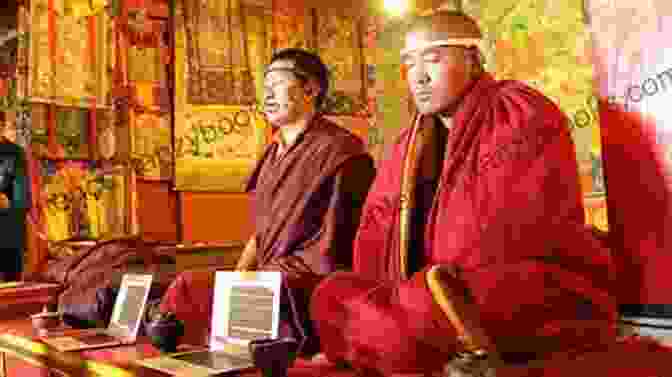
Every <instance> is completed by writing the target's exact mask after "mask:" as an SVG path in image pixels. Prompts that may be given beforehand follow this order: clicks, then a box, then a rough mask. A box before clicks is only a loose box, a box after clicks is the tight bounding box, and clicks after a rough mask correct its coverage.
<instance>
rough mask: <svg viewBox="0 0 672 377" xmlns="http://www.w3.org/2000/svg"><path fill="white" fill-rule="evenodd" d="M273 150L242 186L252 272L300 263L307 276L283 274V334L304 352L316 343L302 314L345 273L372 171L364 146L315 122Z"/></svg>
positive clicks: (314, 349) (336, 128)
mask: <svg viewBox="0 0 672 377" xmlns="http://www.w3.org/2000/svg"><path fill="white" fill-rule="evenodd" d="M277 148H278V145H277V144H275V143H274V144H271V145H270V146H269V148H267V150H266V152H265V153H264V155H263V156H262V158H261V160H260V161H259V163H258V164H257V166H256V168H255V170H254V171H253V173H252V175H251V177H250V180H249V181H248V185H247V191H248V192H249V193H251V194H252V198H253V199H252V207H253V209H252V211H253V213H254V219H255V233H254V237H255V239H256V245H257V252H256V260H257V269H259V270H274V269H275V268H276V267H274V266H273V265H272V263H273V261H274V260H275V259H276V258H282V257H287V256H294V257H298V258H300V259H301V261H303V263H305V264H306V265H307V266H308V267H309V268H310V273H306V274H302V276H301V277H300V278H298V279H289V278H288V277H287V276H285V278H284V279H283V280H284V284H283V296H282V306H283V307H282V314H281V317H282V318H281V329H282V331H281V332H282V333H283V334H284V335H292V336H294V337H296V338H297V339H298V340H299V341H300V351H301V352H303V353H314V352H317V348H318V347H319V343H318V341H317V338H316V337H315V335H314V330H313V329H312V325H311V321H310V319H309V316H308V301H309V298H310V295H311V293H312V289H313V288H314V287H315V286H316V285H317V283H318V282H319V281H320V280H321V279H322V277H323V276H325V275H327V274H330V273H332V272H334V271H335V270H337V269H338V270H343V269H347V270H349V269H351V265H352V240H353V239H354V236H355V234H356V231H357V227H358V225H359V218H360V215H361V209H362V206H363V204H364V199H365V198H366V194H367V192H368V190H369V187H370V185H371V182H372V181H373V176H374V175H375V167H374V163H373V159H372V158H371V156H370V155H369V154H368V153H367V152H366V148H365V145H364V143H363V142H362V141H361V140H360V139H359V138H358V137H357V136H355V135H353V134H352V133H350V132H349V131H347V130H345V129H344V128H341V127H339V126H338V125H336V124H334V123H332V122H330V121H328V120H326V119H324V118H322V117H318V118H316V119H314V120H313V121H312V122H311V123H310V124H309V125H308V127H307V128H306V130H305V131H304V132H303V133H302V134H301V135H300V136H299V137H298V138H297V140H296V141H295V143H294V144H292V145H291V146H290V147H289V149H288V150H287V151H286V152H285V153H284V154H282V155H280V156H277V155H276V152H277Z"/></svg>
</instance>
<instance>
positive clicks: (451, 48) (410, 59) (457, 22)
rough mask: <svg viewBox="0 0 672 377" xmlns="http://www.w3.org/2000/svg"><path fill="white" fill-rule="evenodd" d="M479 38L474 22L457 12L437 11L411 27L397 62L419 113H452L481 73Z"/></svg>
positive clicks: (420, 19) (477, 28)
mask: <svg viewBox="0 0 672 377" xmlns="http://www.w3.org/2000/svg"><path fill="white" fill-rule="evenodd" d="M481 37H482V35H481V30H480V29H479V27H478V25H477V24H476V22H475V21H474V20H473V19H472V18H471V17H469V16H467V15H465V14H464V13H461V12H455V11H450V10H439V11H436V12H434V13H432V14H430V15H426V16H422V17H419V18H417V19H416V20H415V21H414V22H413V23H412V24H411V26H410V28H409V31H408V33H407V34H406V38H405V42H406V43H405V46H404V49H403V50H402V51H401V59H402V63H403V65H404V69H405V70H406V74H407V75H406V77H407V78H408V85H409V89H410V90H411V93H412V94H413V98H414V101H415V104H416V107H417V109H418V111H419V112H420V113H422V114H444V115H446V116H450V114H452V113H454V111H455V110H456V109H457V106H458V105H459V102H460V98H461V97H463V95H464V94H465V93H466V91H467V90H468V88H469V87H470V86H471V84H472V83H473V82H474V80H475V79H477V78H478V77H479V76H480V75H481V73H482V72H483V65H482V59H481V54H480V50H479V46H480V44H481Z"/></svg>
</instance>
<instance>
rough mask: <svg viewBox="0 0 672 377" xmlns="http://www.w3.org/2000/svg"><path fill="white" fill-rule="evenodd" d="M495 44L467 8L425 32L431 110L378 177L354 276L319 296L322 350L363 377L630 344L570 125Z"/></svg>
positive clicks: (419, 93)
mask: <svg viewBox="0 0 672 377" xmlns="http://www.w3.org/2000/svg"><path fill="white" fill-rule="evenodd" d="M481 38H482V35H481V31H480V30H479V28H478V26H477V24H476V22H475V21H474V20H473V19H471V18H469V17H468V16H466V15H464V14H462V13H459V12H455V11H448V10H439V11H436V12H434V13H432V14H431V15H428V16H423V17H419V18H418V19H417V20H415V22H414V23H412V24H411V27H410V29H409V32H408V33H407V35H406V40H405V46H404V48H403V51H402V61H403V65H404V69H405V71H406V77H407V80H408V83H409V86H410V90H411V92H412V96H413V100H414V103H415V106H416V107H417V114H416V115H415V117H414V120H413V124H412V126H411V127H410V128H409V129H407V130H405V131H403V132H402V133H401V135H400V137H399V139H398V140H397V142H396V143H395V144H394V145H393V146H392V150H391V151H390V154H389V157H388V158H387V159H385V160H384V161H382V163H381V166H380V167H379V169H378V175H377V176H376V178H375V180H374V183H373V186H372V188H371V191H370V193H369V195H368V197H367V200H366V203H365V205H364V209H363V214H362V220H361V225H360V228H359V230H358V233H357V235H356V237H355V241H354V255H353V271H352V272H338V273H334V274H332V275H330V276H328V277H326V278H325V279H324V280H322V281H321V282H320V283H319V285H318V286H317V288H316V289H315V290H314V293H313V297H312V300H311V308H310V309H311V315H312V319H313V321H314V323H315V325H316V328H317V330H318V334H319V338H320V342H321V349H322V352H324V355H325V356H326V358H327V359H328V360H329V361H331V362H334V363H346V364H349V365H350V366H351V367H353V368H355V369H356V370H358V371H359V372H360V374H361V375H366V376H391V375H396V374H412V373H423V374H424V373H428V374H427V375H429V374H432V373H434V372H436V371H441V370H442V369H443V368H444V365H445V364H447V363H448V362H449V361H451V360H456V357H457V356H459V355H465V354H466V355H470V356H474V357H475V356H479V357H485V356H488V355H489V356H492V357H493V358H495V359H496V360H499V361H500V362H502V363H504V364H497V363H494V365H511V364H522V365H530V363H533V362H534V361H541V362H542V364H543V362H544V360H548V359H550V358H552V357H555V355H559V354H562V355H566V354H567V352H570V351H571V352H582V351H584V350H589V349H595V348H599V347H602V346H603V345H604V344H606V343H609V342H613V341H614V340H615V339H616V319H617V314H616V303H615V300H614V299H613V297H612V295H611V292H610V290H611V289H612V281H613V268H612V262H611V259H610V255H609V251H608V250H607V249H605V248H604V247H603V246H602V245H601V244H600V242H599V241H598V240H596V239H595V238H594V237H593V235H592V234H591V232H590V231H589V230H588V229H587V228H586V227H585V226H584V209H583V206H582V201H581V199H582V193H581V188H580V185H579V177H578V171H577V162H576V157H575V150H574V144H573V142H572V137H571V135H570V131H569V129H568V120H567V118H566V117H565V115H564V114H563V113H562V112H561V111H560V109H559V108H558V107H557V106H556V105H555V104H554V103H553V102H552V101H551V100H549V99H548V98H547V97H545V96H544V95H543V94H542V93H540V92H538V91H536V90H534V89H532V88H530V87H529V86H526V85H524V84H523V83H521V82H517V81H496V80H495V79H493V77H492V76H491V75H490V74H489V73H487V72H485V71H484V68H483V66H482V55H481V54H480V51H479V48H478V44H479V42H480V40H481ZM477 359H478V358H477ZM458 360H459V358H458Z"/></svg>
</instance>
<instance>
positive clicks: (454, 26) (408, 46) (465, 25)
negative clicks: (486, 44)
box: [404, 15, 482, 50]
mask: <svg viewBox="0 0 672 377" xmlns="http://www.w3.org/2000/svg"><path fill="white" fill-rule="evenodd" d="M481 37H482V34H481V31H480V29H479V27H478V25H477V24H476V22H475V21H474V20H473V19H471V18H469V17H467V16H455V15H434V16H430V17H423V18H421V19H419V21H418V22H416V23H415V24H414V25H412V26H411V28H410V29H409V31H408V32H407V33H406V38H405V44H404V50H413V49H415V48H417V47H419V46H422V45H425V44H427V43H435V42H442V41H453V40H456V39H465V40H469V39H480V38H481Z"/></svg>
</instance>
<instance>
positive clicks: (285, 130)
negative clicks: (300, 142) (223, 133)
mask: <svg viewBox="0 0 672 377" xmlns="http://www.w3.org/2000/svg"><path fill="white" fill-rule="evenodd" d="M314 117H315V113H314V112H311V113H309V114H306V116H303V117H301V118H300V119H299V120H297V121H296V122H293V123H290V124H286V125H284V126H282V127H280V139H281V145H280V147H281V149H282V150H285V149H287V148H289V147H290V146H291V145H292V144H294V143H295V142H296V139H297V138H298V137H299V135H301V133H302V132H303V131H304V130H305V129H306V128H308V125H309V124H310V122H311V121H312V120H313V118H314Z"/></svg>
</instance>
